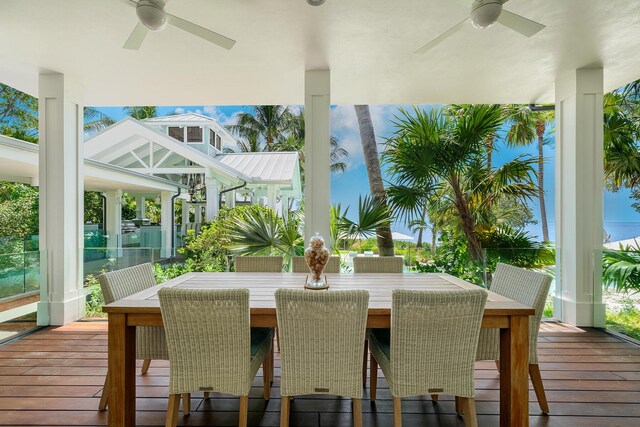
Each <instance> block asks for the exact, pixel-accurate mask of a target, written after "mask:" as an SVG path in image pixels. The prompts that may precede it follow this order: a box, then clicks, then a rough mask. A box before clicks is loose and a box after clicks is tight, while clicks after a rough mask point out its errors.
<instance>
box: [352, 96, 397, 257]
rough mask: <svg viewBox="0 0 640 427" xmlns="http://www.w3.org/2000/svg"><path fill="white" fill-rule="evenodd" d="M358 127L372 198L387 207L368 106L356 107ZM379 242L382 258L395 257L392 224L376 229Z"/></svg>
mask: <svg viewBox="0 0 640 427" xmlns="http://www.w3.org/2000/svg"><path fill="white" fill-rule="evenodd" d="M354 108H355V110H356V116H357V117H358V126H359V127H360V141H361V142H362V151H363V152H364V161H365V165H366V166H367V175H368V177H369V188H370V189H371V196H372V197H373V198H374V199H375V200H377V201H378V202H380V203H382V204H383V206H387V196H386V193H385V190H384V184H383V182H382V172H381V171H380V159H379V158H378V146H377V143H376V135H375V132H374V130H373V123H372V122H371V113H370V112H369V106H368V105H354ZM376 234H377V240H378V253H379V255H380V256H394V255H395V250H394V247H393V237H392V236H391V224H389V225H388V226H384V227H378V228H377V229H376Z"/></svg>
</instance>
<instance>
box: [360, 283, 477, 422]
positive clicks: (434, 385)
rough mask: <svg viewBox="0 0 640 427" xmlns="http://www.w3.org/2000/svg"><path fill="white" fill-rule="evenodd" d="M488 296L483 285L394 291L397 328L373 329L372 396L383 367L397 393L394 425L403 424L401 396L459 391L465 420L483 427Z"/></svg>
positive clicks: (393, 318) (393, 392)
mask: <svg viewBox="0 0 640 427" xmlns="http://www.w3.org/2000/svg"><path fill="white" fill-rule="evenodd" d="M486 301H487V292H486V291H485V290H483V289H481V288H478V289H461V290H440V291H435V290H434V291H405V290H399V289H396V290H394V291H393V301H392V308H391V330H389V329H370V330H369V346H370V349H371V401H372V402H373V401H375V400H376V387H377V383H378V366H380V368H381V369H382V373H383V374H384V376H385V377H386V378H387V381H388V383H389V388H390V391H391V395H392V396H393V414H394V426H395V427H400V426H401V425H402V410H401V398H403V397H409V396H420V395H426V394H431V395H434V394H435V395H438V394H448V395H453V396H456V407H462V408H463V409H464V415H465V424H466V425H468V426H477V419H476V411H475V400H474V382H473V379H474V378H473V376H474V363H475V356H476V351H477V346H478V336H479V333H480V324H481V322H482V316H483V312H484V306H485V303H486Z"/></svg>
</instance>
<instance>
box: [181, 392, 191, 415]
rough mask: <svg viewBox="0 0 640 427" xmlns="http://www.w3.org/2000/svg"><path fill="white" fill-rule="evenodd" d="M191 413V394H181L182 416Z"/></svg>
mask: <svg viewBox="0 0 640 427" xmlns="http://www.w3.org/2000/svg"><path fill="white" fill-rule="evenodd" d="M190 413H191V393H182V415H185V416H187V415H189V414H190Z"/></svg>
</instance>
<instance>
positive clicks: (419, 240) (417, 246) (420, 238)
mask: <svg viewBox="0 0 640 427" xmlns="http://www.w3.org/2000/svg"><path fill="white" fill-rule="evenodd" d="M423 231H424V228H422V227H420V230H418V241H417V242H416V248H421V247H422V232H423Z"/></svg>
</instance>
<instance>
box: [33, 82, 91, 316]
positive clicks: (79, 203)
mask: <svg viewBox="0 0 640 427" xmlns="http://www.w3.org/2000/svg"><path fill="white" fill-rule="evenodd" d="M38 122H39V126H38V129H39V135H40V136H39V138H40V143H39V147H40V150H39V163H40V166H39V168H40V173H39V176H40V179H39V181H40V250H42V251H46V254H44V256H43V258H42V260H43V261H42V262H43V264H42V267H41V272H42V276H41V277H42V278H43V280H42V283H43V286H42V287H41V290H40V302H39V303H38V324H41V325H46V324H51V325H63V324H65V323H69V322H72V321H74V320H77V319H79V318H81V317H82V316H84V304H85V294H84V291H83V255H84V250H83V249H84V233H83V229H84V226H83V224H84V206H83V204H84V197H83V191H84V183H83V165H84V151H83V146H84V132H83V105H82V90H81V88H80V87H79V86H77V85H75V84H74V83H73V82H72V81H70V79H69V78H66V77H65V76H64V75H63V74H58V73H51V74H41V75H40V80H39V88H38Z"/></svg>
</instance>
